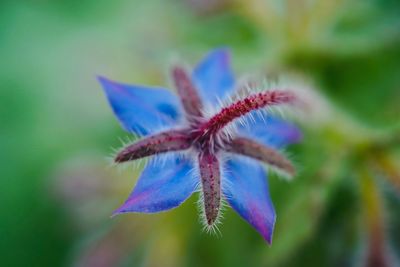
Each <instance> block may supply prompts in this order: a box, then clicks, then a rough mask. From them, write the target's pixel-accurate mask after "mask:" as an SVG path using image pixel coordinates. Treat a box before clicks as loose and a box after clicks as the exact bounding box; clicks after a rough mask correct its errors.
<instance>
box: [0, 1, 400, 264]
mask: <svg viewBox="0 0 400 267" xmlns="http://www.w3.org/2000/svg"><path fill="white" fill-rule="evenodd" d="M219 46H228V47H230V48H231V50H232V54H233V65H234V69H235V71H236V73H238V74H241V73H252V72H258V73H260V72H261V73H263V74H264V75H265V76H266V77H272V79H274V77H276V76H277V75H281V74H284V73H291V74H295V75H296V76H297V77H302V78H301V79H302V80H303V81H307V84H309V85H310V88H312V89H310V90H314V91H313V92H317V94H316V95H314V96H313V97H311V98H310V99H311V100H312V101H311V102H310V103H311V106H312V107H313V108H315V109H313V112H310V114H308V115H309V116H308V115H307V116H304V117H303V118H302V119H299V120H298V124H299V125H300V127H301V128H302V129H303V131H304V141H303V142H302V143H301V144H298V145H295V146H291V147H290V148H289V149H288V152H289V153H290V154H292V155H293V157H292V158H293V159H294V161H295V162H296V164H297V166H298V167H299V175H298V176H297V177H296V178H295V179H294V180H293V181H292V182H290V183H289V182H287V181H285V180H282V179H280V178H279V177H277V176H276V175H270V177H269V182H270V188H271V189H270V190H271V194H272V198H273V200H274V204H275V208H276V211H277V216H278V217H277V225H276V230H275V234H274V241H273V245H272V246H271V247H268V246H267V245H266V244H265V243H264V241H263V240H262V238H261V237H260V236H259V235H258V234H257V233H256V232H255V231H254V230H253V229H252V228H251V227H250V226H249V225H248V224H247V223H245V222H244V221H243V220H242V219H240V218H239V216H237V215H236V214H234V213H233V212H232V211H228V212H227V213H226V216H225V219H224V224H223V225H222V226H221V227H220V230H221V232H222V235H221V236H210V235H208V234H206V233H205V232H203V231H202V230H201V224H200V223H199V221H198V211H197V208H196V205H195V201H196V199H197V196H194V197H192V198H190V199H189V201H187V202H186V203H185V204H184V205H182V207H180V208H178V209H175V210H172V211H170V212H167V213H161V214H157V215H138V214H129V215H123V216H119V217H116V218H112V219H111V218H110V214H111V212H112V211H113V210H114V209H115V208H116V207H118V205H119V204H120V203H122V201H123V200H124V199H125V198H126V197H127V195H128V193H129V192H130V190H131V188H132V187H133V185H134V184H135V181H136V179H137V176H138V173H139V171H140V169H134V168H125V169H123V170H118V168H115V167H111V166H110V163H109V161H108V160H107V159H106V158H107V157H108V156H110V155H111V154H112V149H113V148H118V147H119V146H120V145H121V141H120V139H125V138H127V137H129V135H128V134H127V133H125V132H123V130H122V129H121V128H120V127H119V125H118V123H117V121H116V120H115V118H114V117H113V115H112V112H111V110H110V108H109V107H108V105H107V102H106V99H105V97H104V95H103V92H102V90H101V88H100V86H99V84H98V83H97V81H96V75H99V74H101V75H104V76H107V77H109V78H112V79H115V80H118V81H123V82H127V83H142V84H149V85H163V86H169V85H170V84H169V83H168V79H167V74H168V67H169V66H170V64H171V62H173V61H174V60H176V59H177V58H179V59H184V60H185V62H187V63H188V64H194V63H195V62H196V61H198V60H199V59H200V58H201V57H202V56H203V55H204V54H205V53H206V52H207V51H208V50H210V49H212V48H214V47H219ZM0 62H1V63H0V171H1V173H0V190H1V191H0V216H1V217H0V265H1V266H91V267H92V266H93V267H95V266H96V267H97V266H104V267H106V266H146V267H147V266H154V267H156V266H162V267H179V266H190V267H197V266H198V267H200V266H210V267H211V266H219V267H225V266H226V267H243V266H250V267H252V266H254V267H258V266H271V267H273V266H309V267H310V266H319V267H320V266H369V267H385V266H396V263H397V262H398V259H399V256H400V255H399V254H400V2H399V1H397V0H353V1H350V0H282V1H279V0H276V1H274V0H270V1H269V0H203V1H202V0H171V1H167V0H149V1H133V0H115V1H105V0H58V1H50V0H17V1H14V0H2V1H1V3H0ZM316 114H317V115H321V114H322V115H323V116H315V115H316ZM129 138H133V137H129Z"/></svg>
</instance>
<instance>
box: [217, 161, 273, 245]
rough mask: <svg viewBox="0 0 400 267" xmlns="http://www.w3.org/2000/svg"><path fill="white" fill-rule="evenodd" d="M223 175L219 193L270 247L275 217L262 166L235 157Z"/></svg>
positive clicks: (228, 163) (229, 162)
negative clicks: (220, 192)
mask: <svg viewBox="0 0 400 267" xmlns="http://www.w3.org/2000/svg"><path fill="white" fill-rule="evenodd" d="M224 175H225V176H224V179H226V180H225V181H223V184H222V190H223V193H224V195H225V197H226V198H227V201H228V203H229V204H230V205H231V207H232V208H233V209H234V210H235V211H236V212H237V213H238V214H239V215H240V216H241V217H242V218H243V219H245V220H246V221H247V222H248V223H249V224H251V225H252V226H253V227H254V228H255V229H256V230H257V231H258V232H259V233H260V234H261V235H262V236H263V238H264V239H265V240H266V241H267V242H268V243H269V244H271V242H272V233H273V230H274V225H275V218H276V215H275V210H274V207H273V204H272V200H271V198H270V195H269V192H268V184H267V176H266V173H265V171H264V170H263V168H262V167H261V165H260V164H259V163H257V162H256V161H253V160H250V159H246V158H243V157H237V156H235V157H234V158H233V159H232V160H230V161H228V162H227V166H226V172H225V174H224Z"/></svg>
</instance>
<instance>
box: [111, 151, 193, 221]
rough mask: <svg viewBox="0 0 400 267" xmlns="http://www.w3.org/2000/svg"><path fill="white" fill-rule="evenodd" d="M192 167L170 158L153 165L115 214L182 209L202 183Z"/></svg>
mask: <svg viewBox="0 0 400 267" xmlns="http://www.w3.org/2000/svg"><path fill="white" fill-rule="evenodd" d="M192 169H193V166H192V164H191V163H190V162H189V161H187V160H185V159H182V158H178V157H175V156H174V157H166V158H163V159H160V158H158V159H155V160H153V161H152V162H150V163H149V164H148V165H147V166H146V168H145V169H144V171H143V173H142V174H141V176H140V177H139V180H138V182H137V184H136V186H135V189H134V190H133V192H132V193H131V194H130V196H129V197H128V199H127V200H126V201H125V203H124V204H123V205H122V206H121V207H120V208H118V209H117V210H116V211H115V212H114V215H115V214H120V213H125V212H143V213H155V212H160V211H165V210H169V209H172V208H175V207H178V206H179V205H180V204H182V203H183V202H184V201H185V200H186V199H187V198H189V197H190V196H191V195H192V193H193V192H194V191H195V190H196V186H197V184H198V180H197V179H195V178H194V177H193V176H192V175H191V174H190V172H191V170H192Z"/></svg>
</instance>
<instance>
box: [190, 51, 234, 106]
mask: <svg viewBox="0 0 400 267" xmlns="http://www.w3.org/2000/svg"><path fill="white" fill-rule="evenodd" d="M192 78H193V81H194V82H195V85H196V87H197V88H198V90H199V92H200V95H201V97H202V98H203V100H204V101H206V102H210V103H211V104H216V103H217V100H218V99H222V98H223V97H224V96H225V95H226V94H227V93H229V92H230V91H231V90H233V89H234V83H235V78H234V75H233V72H232V70H231V66H230V53H229V51H228V49H222V48H220V49H216V50H213V51H211V52H210V53H209V54H208V55H207V56H206V57H205V58H204V59H203V60H202V61H201V62H200V63H199V64H198V65H197V66H196V68H195V69H194V70H193V74H192Z"/></svg>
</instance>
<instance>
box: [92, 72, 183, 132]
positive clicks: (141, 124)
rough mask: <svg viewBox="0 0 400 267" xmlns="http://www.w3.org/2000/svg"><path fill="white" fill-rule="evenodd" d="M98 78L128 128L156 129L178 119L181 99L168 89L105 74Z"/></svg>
mask: <svg viewBox="0 0 400 267" xmlns="http://www.w3.org/2000/svg"><path fill="white" fill-rule="evenodd" d="M99 81H100V83H101V85H102V86H103V89H104V91H105V93H106V95H107V98H108V101H109V102H110V105H111V107H112V109H113V111H114V113H115V115H116V116H117V117H118V119H119V121H120V122H121V124H122V126H123V127H124V128H125V130H127V131H129V132H133V133H136V134H139V135H146V134H150V133H154V132H156V131H158V130H160V129H161V128H163V127H165V126H172V125H174V123H175V122H176V121H177V120H178V119H179V116H180V114H181V110H180V104H179V100H178V99H177V97H175V96H174V95H173V94H172V93H171V92H169V91H168V90H166V89H162V88H150V87H145V86H139V85H127V84H121V83H117V82H114V81H110V80H108V79H106V78H103V77H99Z"/></svg>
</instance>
